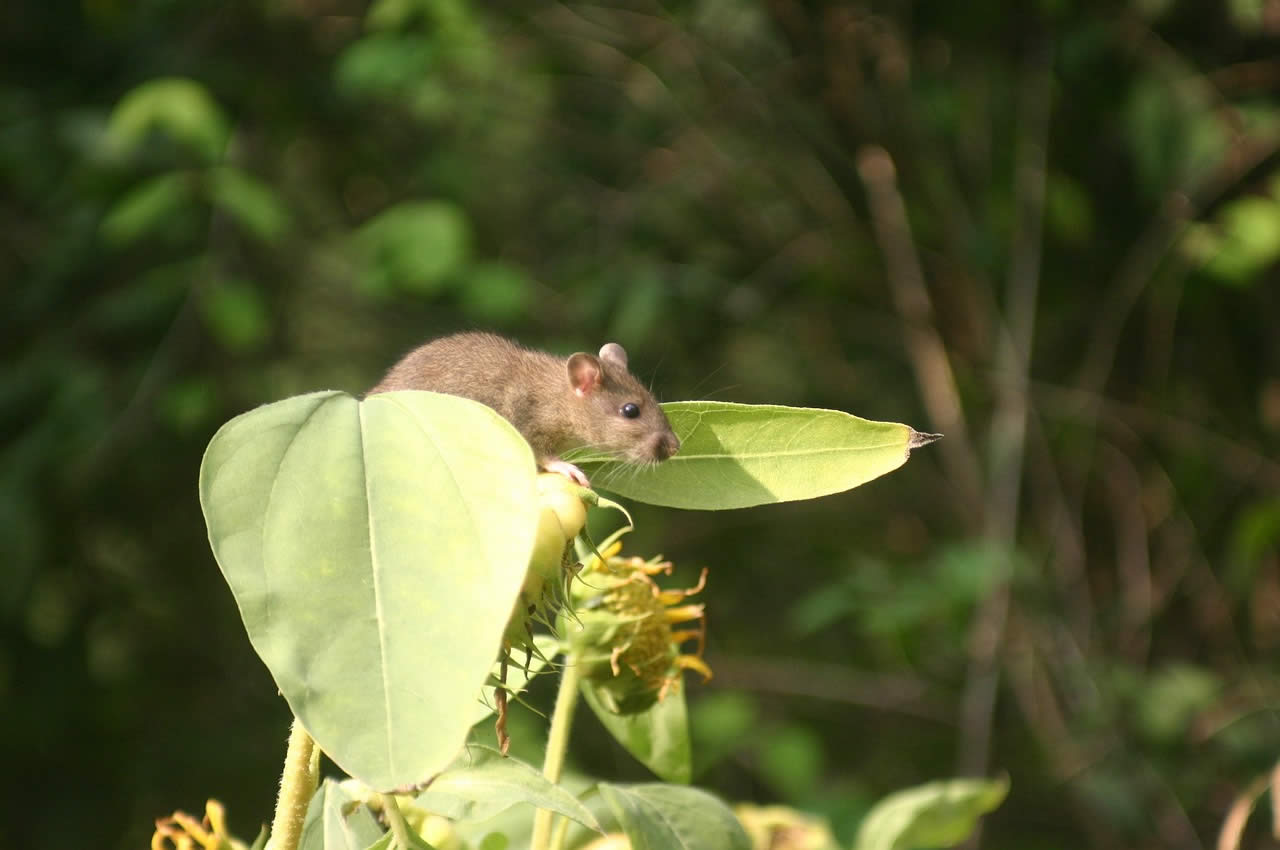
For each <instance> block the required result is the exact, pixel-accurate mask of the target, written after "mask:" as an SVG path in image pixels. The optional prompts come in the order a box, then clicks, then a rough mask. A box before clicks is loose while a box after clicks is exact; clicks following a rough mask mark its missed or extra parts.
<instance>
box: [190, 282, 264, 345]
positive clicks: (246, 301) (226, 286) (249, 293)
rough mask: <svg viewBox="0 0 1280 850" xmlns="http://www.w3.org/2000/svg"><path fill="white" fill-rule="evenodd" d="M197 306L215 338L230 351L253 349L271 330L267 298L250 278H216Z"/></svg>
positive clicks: (262, 341) (260, 343)
mask: <svg viewBox="0 0 1280 850" xmlns="http://www.w3.org/2000/svg"><path fill="white" fill-rule="evenodd" d="M200 308H201V312H202V313H203V315H204V321H205V324H206V325H207V326H208V328H209V331H210V332H211V333H212V334H213V337H214V339H216V340H217V341H218V342H219V343H221V344H222V347H223V348H225V349H226V350H227V351H230V352H232V353H235V354H244V353H247V352H250V351H254V350H255V349H257V348H259V347H261V346H262V344H263V343H264V342H266V340H267V336H268V335H269V334H270V333H271V313H270V310H269V309H268V307H267V303H266V300H265V299H264V298H263V297H262V293H261V291H259V289H258V287H256V286H254V285H253V284H252V283H250V282H249V281H241V280H220V281H217V282H216V283H214V284H213V285H212V286H210V287H209V289H208V290H206V291H205V293H204V296H203V298H202V300H201V302H200Z"/></svg>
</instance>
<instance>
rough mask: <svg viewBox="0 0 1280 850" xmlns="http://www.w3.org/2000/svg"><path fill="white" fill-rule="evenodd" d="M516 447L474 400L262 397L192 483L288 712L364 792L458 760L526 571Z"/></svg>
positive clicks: (527, 491)
mask: <svg viewBox="0 0 1280 850" xmlns="http://www.w3.org/2000/svg"><path fill="white" fill-rule="evenodd" d="M534 475H535V466H534V462H533V455H532V452H531V450H530V449H529V446H528V444H527V443H526V442H525V441H524V440H523V439H522V438H521V437H520V435H519V434H518V433H517V432H516V431H515V429H514V428H512V427H511V426H510V425H509V424H508V423H507V422H506V421H505V420H503V419H502V418H501V417H499V416H498V415H497V414H496V413H494V412H493V411H492V410H490V409H489V408H487V407H485V406H483V405H480V404H476V403H474V402H471V401H468V400H466V399H462V398H457V397H454V396H445V395H438V394H435V393H424V392H396V393H385V394H380V395H376V396H372V397H370V398H368V399H365V400H364V401H357V400H356V399H354V398H352V397H350V396H348V395H346V394H344V393H338V392H322V393H313V394H310V395H304V396H298V397H295V398H290V399H286V400H284V401H281V402H277V403H275V404H270V405H266V406H264V407H260V408H258V409H256V410H253V411H250V412H249V413H246V414H243V415H242V416H239V417H237V418H236V419H233V420H232V421H231V422H229V423H227V424H226V425H224V426H223V427H222V429H221V430H219V431H218V433H217V434H216V435H215V436H214V438H213V440H212V442H211V443H210V444H209V448H208V450H207V451H206V453H205V459H204V463H203V465H202V467H201V474H200V497H201V505H202V506H203V508H204V512H205V521H206V523H207V524H208V527H209V540H210V543H211V544H212V546H213V551H214V554H215V556H216V557H217V560H218V564H219V566H220V567H221V568H222V571H223V573H224V575H225V577H226V579H227V582H228V583H229V584H230V585H231V589H232V592H233V593H234V595H235V597H236V602H237V604H238V605H239V607H240V613H241V616H242V617H243V618H244V622H245V626H246V628H247V629H248V632H249V639H250V641H251V643H252V644H253V646H254V648H255V649H256V650H257V652H258V654H259V655H260V656H261V657H262V659H263V661H265V662H266V664H267V667H268V668H269V669H270V671H271V674H272V676H273V677H274V678H275V680H276V684H277V685H278V686H279V688H280V690H281V692H282V693H283V694H284V697H285V699H286V700H288V702H289V705H290V707H291V708H292V709H293V712H294V714H295V715H296V716H297V717H298V719H299V720H300V721H301V722H302V723H303V724H304V725H305V726H306V728H307V730H308V731H310V732H311V734H312V736H313V737H314V738H315V739H316V741H317V743H318V744H319V745H320V747H321V748H322V749H323V750H324V752H325V753H326V754H327V755H328V756H330V757H331V758H332V759H333V760H334V761H335V762H336V763H337V764H338V765H339V766H340V767H342V768H343V769H344V770H346V771H347V772H348V773H349V774H351V775H352V776H354V777H356V778H358V779H360V780H361V781H363V782H365V783H366V784H368V785H370V786H372V787H374V788H378V789H383V790H386V789H392V788H397V787H402V786H406V785H411V784H415V783H418V782H421V781H423V780H425V779H427V778H429V777H430V776H431V775H433V774H434V773H436V772H438V771H440V770H442V769H443V768H444V767H445V766H447V765H448V764H449V763H450V762H451V761H452V760H453V758H454V757H455V756H456V755H457V753H458V751H459V749H460V748H461V747H462V745H463V742H464V741H465V739H466V735H467V732H468V730H469V729H470V726H471V725H472V723H473V721H474V716H475V699H476V694H477V693H478V692H479V691H480V688H481V685H482V684H483V683H484V682H485V680H486V679H487V678H488V676H489V671H490V669H491V667H492V665H493V661H494V658H495V657H496V656H497V652H498V648H499V645H500V643H501V639H502V632H503V630H504V628H505V626H506V622H507V619H508V617H509V615H510V613H511V608H512V605H513V603H514V601H515V598H516V595H517V592H518V590H519V588H520V585H521V583H522V581H523V579H524V573H525V570H526V567H527V565H528V560H529V553H530V550H531V549H532V546H533V532H534V526H535V523H536V521H537V501H536V495H535V490H534Z"/></svg>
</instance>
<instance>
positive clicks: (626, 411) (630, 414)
mask: <svg viewBox="0 0 1280 850" xmlns="http://www.w3.org/2000/svg"><path fill="white" fill-rule="evenodd" d="M622 415H623V416H625V417H627V418H628V419H635V418H636V417H637V416H639V415H640V405H638V404H636V403H635V402H631V401H629V402H627V403H626V404H624V405H622Z"/></svg>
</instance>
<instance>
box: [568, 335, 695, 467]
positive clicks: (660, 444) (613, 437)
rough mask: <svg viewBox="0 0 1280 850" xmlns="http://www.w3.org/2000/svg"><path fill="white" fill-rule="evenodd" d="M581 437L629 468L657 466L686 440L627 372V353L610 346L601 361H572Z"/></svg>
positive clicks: (580, 356)
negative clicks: (648, 464)
mask: <svg viewBox="0 0 1280 850" xmlns="http://www.w3.org/2000/svg"><path fill="white" fill-rule="evenodd" d="M568 370H569V385H570V386H571V387H572V388H573V394H574V399H573V401H574V405H573V406H574V408H575V409H576V411H577V415H576V416H575V417H574V418H575V419H576V420H577V421H576V425H577V428H578V432H579V436H580V437H581V438H582V439H584V440H585V441H586V442H587V444H588V445H589V446H591V447H592V448H598V449H602V450H603V451H606V452H608V453H609V454H611V455H613V456H615V457H617V458H618V459H620V460H625V461H627V462H629V463H656V462H658V461H661V460H666V459H667V458H669V457H671V456H672V455H673V454H675V453H676V452H677V451H678V450H679V449H680V440H679V438H678V437H676V435H675V432H674V431H672V430H671V423H670V422H668V421H667V417H666V415H665V414H664V413H663V412H662V408H661V407H659V406H658V402H657V400H656V399H654V397H653V395H652V394H651V393H650V392H649V391H648V390H647V389H645V388H644V385H643V384H641V383H640V382H639V381H637V380H636V379H635V377H633V376H632V374H631V373H630V372H628V371H627V352H626V351H624V350H623V348H622V346H620V345H618V344H617V343H616V342H610V343H606V344H605V345H604V347H603V348H601V349H600V354H599V356H596V355H594V354H586V353H584V352H578V353H577V354H575V355H573V356H572V357H570V358H569V363H568Z"/></svg>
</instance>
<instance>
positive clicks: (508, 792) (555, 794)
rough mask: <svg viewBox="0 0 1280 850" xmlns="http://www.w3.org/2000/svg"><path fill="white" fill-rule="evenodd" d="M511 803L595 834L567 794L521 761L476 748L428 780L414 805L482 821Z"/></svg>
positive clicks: (451, 816)
mask: <svg viewBox="0 0 1280 850" xmlns="http://www.w3.org/2000/svg"><path fill="white" fill-rule="evenodd" d="M517 803H527V804H529V805H531V806H534V807H536V808H539V809H550V810H551V811H553V812H556V813H558V814H561V815H564V816H565V817H567V818H571V819H573V820H575V821H577V822H578V823H580V824H582V825H583V826H586V827H589V828H590V829H594V830H596V831H597V832H599V831H601V830H600V825H599V824H598V823H596V819H595V817H594V816H593V815H592V814H591V811H590V810H589V809H587V807H586V806H584V805H582V804H581V803H579V802H578V800H577V799H576V798H575V797H574V796H573V795H572V794H570V793H569V792H568V791H566V790H564V789H563V788H561V787H559V786H557V785H553V784H552V783H551V782H549V781H548V780H547V778H546V777H544V776H543V775H542V774H541V773H539V772H538V771H537V770H536V769H534V768H533V767H531V766H529V765H527V764H525V763H524V762H522V761H518V760H517V759H514V758H508V757H505V756H503V755H502V754H501V753H499V752H498V751H497V750H494V749H491V748H489V747H483V746H480V745H477V744H471V745H469V746H468V747H467V748H466V750H465V751H464V752H463V754H462V756H461V757H460V758H459V759H458V760H457V761H456V762H455V763H454V766H453V767H450V768H449V769H448V770H446V771H445V772H444V773H442V774H440V775H439V776H437V777H436V778H435V779H434V780H432V782H431V785H430V787H428V788H427V789H426V790H425V791H423V792H421V793H420V794H418V796H417V800H416V802H415V805H416V806H417V807H418V808H421V809H424V810H426V811H428V812H433V813H435V814H438V815H443V816H444V817H447V818H449V819H450V820H466V821H483V820H488V819H489V818H491V817H493V816H494V815H497V814H498V813H500V812H503V811H505V810H506V809H509V808H510V807H512V806H514V805H516V804H517Z"/></svg>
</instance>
